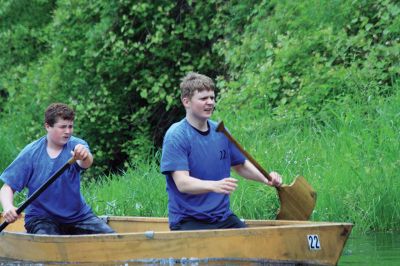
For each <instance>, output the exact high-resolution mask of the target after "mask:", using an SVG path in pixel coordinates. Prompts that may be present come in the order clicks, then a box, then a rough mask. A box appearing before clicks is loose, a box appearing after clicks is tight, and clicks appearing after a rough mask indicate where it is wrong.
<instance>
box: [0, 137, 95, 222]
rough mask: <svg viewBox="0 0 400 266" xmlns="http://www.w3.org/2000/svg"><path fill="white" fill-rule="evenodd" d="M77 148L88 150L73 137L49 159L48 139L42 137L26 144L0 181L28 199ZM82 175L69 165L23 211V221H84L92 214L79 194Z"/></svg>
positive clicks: (82, 141) (79, 169) (78, 169)
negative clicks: (56, 154)
mask: <svg viewBox="0 0 400 266" xmlns="http://www.w3.org/2000/svg"><path fill="white" fill-rule="evenodd" d="M77 144H83V145H85V146H86V147H87V148H89V147H88V144H87V143H86V142H85V141H84V140H82V139H79V138H76V137H73V136H72V137H71V138H70V139H69V141H68V142H67V143H66V144H65V145H64V148H63V150H62V151H61V153H60V154H59V155H58V156H57V157H56V158H54V159H52V158H50V156H49V155H48V153H47V137H46V136H44V137H42V138H40V139H38V140H36V141H34V142H32V143H30V144H28V145H27V146H26V147H25V148H24V149H23V150H22V151H21V152H20V153H19V155H18V156H17V158H16V159H15V160H14V161H13V162H12V163H11V164H10V166H8V167H7V168H6V169H5V170H4V172H3V173H2V175H1V176H0V179H1V180H2V181H3V182H4V183H6V184H8V185H9V186H10V187H11V188H12V189H13V190H14V191H18V192H20V191H21V190H23V189H24V188H28V196H30V195H32V194H33V193H34V192H35V191H36V190H37V189H38V188H39V187H40V186H41V185H42V184H44V183H45V182H46V181H47V180H48V179H49V178H50V177H51V176H52V175H53V174H54V173H55V172H56V171H57V170H58V169H60V168H61V167H62V166H63V165H64V164H65V163H66V162H67V161H68V160H69V159H70V158H71V151H72V150H73V148H74V147H75V146H76V145H77ZM81 171H82V168H81V167H80V166H79V165H78V164H77V163H74V164H73V165H71V166H70V167H69V168H68V169H67V170H66V171H65V172H64V173H63V174H62V175H61V176H59V177H58V178H57V179H56V180H55V181H54V183H53V184H51V185H50V186H49V187H48V188H47V189H46V190H45V191H43V193H42V194H40V196H39V197H38V198H37V199H35V200H34V201H33V202H32V203H31V204H30V205H29V206H28V207H27V208H26V209H25V221H26V222H28V221H29V220H30V218H31V217H52V218H54V219H56V220H57V221H59V222H60V223H73V222H77V221H80V220H82V219H85V218H87V217H88V216H89V215H90V214H91V213H92V211H91V209H90V207H89V206H88V205H87V204H86V203H85V200H84V199H83V196H82V194H81V191H80V172H81Z"/></svg>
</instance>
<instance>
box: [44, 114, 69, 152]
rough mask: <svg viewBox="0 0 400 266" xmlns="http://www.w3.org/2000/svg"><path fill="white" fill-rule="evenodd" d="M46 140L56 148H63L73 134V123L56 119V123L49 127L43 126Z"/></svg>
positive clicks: (47, 125)
mask: <svg viewBox="0 0 400 266" xmlns="http://www.w3.org/2000/svg"><path fill="white" fill-rule="evenodd" d="M45 127H46V130H47V136H48V140H49V141H50V142H52V144H55V145H57V146H64V144H66V143H67V142H68V140H69V138H70V137H71V135H72V133H73V132H74V121H71V120H64V119H61V118H58V119H57V122H56V123H54V125H53V126H52V127H51V126H50V125H49V124H47V123H46V124H45Z"/></svg>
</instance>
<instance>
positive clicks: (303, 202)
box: [276, 176, 317, 221]
mask: <svg viewBox="0 0 400 266" xmlns="http://www.w3.org/2000/svg"><path fill="white" fill-rule="evenodd" d="M277 190H278V196H279V200H280V203H281V207H280V209H279V212H278V215H277V217H276V219H278V220H300V221H305V220H308V219H309V218H310V216H311V214H312V212H313V210H314V207H315V202H316V200H317V193H316V192H315V190H314V189H313V188H312V187H311V186H310V184H308V182H307V180H306V179H305V178H304V177H302V176H299V177H296V178H295V180H294V181H293V183H292V184H290V185H282V186H281V187H279V188H277Z"/></svg>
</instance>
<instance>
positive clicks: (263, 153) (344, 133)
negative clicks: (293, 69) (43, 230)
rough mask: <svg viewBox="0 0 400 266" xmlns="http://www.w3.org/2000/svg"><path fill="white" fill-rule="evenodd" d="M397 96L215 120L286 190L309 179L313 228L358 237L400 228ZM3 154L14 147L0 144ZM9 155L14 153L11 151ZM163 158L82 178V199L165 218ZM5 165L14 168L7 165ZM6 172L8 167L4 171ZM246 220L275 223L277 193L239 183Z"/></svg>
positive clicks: (235, 205) (236, 201)
mask: <svg viewBox="0 0 400 266" xmlns="http://www.w3.org/2000/svg"><path fill="white" fill-rule="evenodd" d="M398 106H400V94H399V95H396V96H393V97H391V98H389V99H383V98H379V99H376V100H371V101H370V102H362V103H357V101H352V104H349V103H348V102H343V103H341V104H336V105H332V106H331V107H329V108H327V109H326V110H323V111H321V115H320V117H319V118H318V119H316V118H297V119H288V118H287V119H285V118H283V119H280V120H272V119H270V118H268V117H267V116H265V118H263V119H258V120H255V119H254V117H250V116H251V113H242V114H240V115H238V114H237V113H235V112H230V113H216V115H215V117H214V119H221V118H223V120H224V123H225V125H226V127H227V128H229V130H230V131H231V133H232V135H233V136H234V137H235V138H236V139H237V140H238V141H239V142H240V143H241V144H242V145H243V146H244V147H245V149H246V150H247V151H248V152H249V153H250V154H252V155H253V157H255V158H256V160H257V161H258V162H259V163H260V164H261V165H263V166H264V167H265V169H266V170H267V171H272V170H275V171H278V172H280V173H281V174H282V175H283V177H284V183H285V184H290V183H291V182H292V181H293V179H294V178H295V177H296V176H298V175H302V176H304V177H305V178H306V179H307V180H308V182H309V183H310V184H311V185H312V186H313V188H314V189H315V190H316V191H317V194H318V199H317V206H316V208H315V210H314V213H313V214H312V217H311V220H315V221H341V222H352V223H354V224H355V225H356V227H355V230H357V231H362V232H366V231H372V230H373V231H396V230H399V228H400V211H399V210H400V201H399V197H398V195H399V192H400V184H399V183H400V181H399V180H400V174H399V171H398V169H400V158H399V150H400V110H399V108H398ZM0 140H1V141H2V142H1V143H3V147H6V146H7V143H10V141H9V140H7V139H6V138H5V137H4V136H2V138H0ZM9 149H11V150H12V149H13V148H12V147H10V148H9ZM159 157H160V154H159V152H158V153H157V154H155V155H154V156H151V157H149V158H146V159H143V160H141V161H136V162H133V163H131V165H130V167H129V168H128V169H127V170H126V171H125V172H121V173H120V174H114V175H110V176H102V177H99V178H97V179H96V181H94V180H93V179H89V178H84V182H83V188H82V190H83V193H84V196H85V198H86V200H87V202H88V204H90V205H91V206H92V208H93V210H94V211H95V213H97V214H99V215H132V216H162V217H166V216H167V193H166V191H165V177H164V176H163V175H162V174H161V173H160V171H159ZM5 160H9V159H8V158H6V159H5ZM3 167H4V166H3ZM231 205H232V209H233V210H234V212H235V213H236V214H237V215H238V216H240V217H243V218H246V219H270V218H274V217H275V215H276V212H277V209H278V207H279V202H278V198H277V193H276V190H275V189H274V188H270V187H268V186H264V185H262V184H260V183H256V182H251V181H247V180H244V179H243V178H239V187H238V189H237V190H236V191H235V192H234V193H233V195H232V197H231Z"/></svg>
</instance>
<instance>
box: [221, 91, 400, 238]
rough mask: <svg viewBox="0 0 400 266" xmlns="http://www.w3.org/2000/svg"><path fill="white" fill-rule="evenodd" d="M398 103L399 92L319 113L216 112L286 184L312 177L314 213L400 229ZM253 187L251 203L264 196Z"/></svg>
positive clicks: (363, 225)
mask: <svg viewBox="0 0 400 266" xmlns="http://www.w3.org/2000/svg"><path fill="white" fill-rule="evenodd" d="M399 106H400V95H399V94H398V95H396V96H393V97H392V98H389V99H384V98H377V99H370V101H368V102H358V103H357V101H356V100H353V99H351V100H349V101H344V102H343V103H342V104H336V105H332V106H331V107H330V108H327V109H326V110H324V112H321V116H320V117H319V118H318V119H316V118H308V119H306V118H304V119H298V118H297V119H282V120H280V121H279V120H274V121H273V120H270V119H268V118H265V119H263V120H258V121H255V120H254V118H252V117H250V115H248V114H246V113H243V114H240V115H238V114H237V113H235V112H230V113H223V114H222V113H220V114H217V116H218V117H219V118H223V119H224V120H225V125H227V126H228V127H229V129H230V130H231V132H232V134H233V135H234V136H235V137H236V139H238V140H239V142H241V143H242V144H243V145H244V146H245V148H246V149H247V150H248V151H249V152H250V153H251V154H253V156H254V157H255V158H257V159H258V160H259V162H260V163H261V165H264V166H265V167H266V169H268V170H276V171H278V172H280V173H281V174H282V175H283V176H284V178H285V182H284V183H286V184H289V183H291V181H292V180H293V178H294V177H295V176H297V175H303V176H305V177H306V179H307V180H308V182H309V183H310V184H311V185H312V186H313V187H314V189H315V190H316V191H317V193H318V199H317V206H316V208H315V211H314V213H313V216H312V220H325V221H348V222H353V223H355V225H356V230H360V231H368V230H399V229H400V211H399V210H400V200H399V198H398V195H399V192H400V184H399V183H400V181H399V178H400V174H399V171H398V169H399V168H400V158H399V150H400V109H399ZM246 186H247V185H246ZM246 194H247V195H246V197H248V198H249V197H252V199H248V200H249V201H251V202H252V203H250V205H252V206H254V205H255V204H257V201H258V200H259V198H258V196H255V197H254V198H253V195H249V194H248V193H246ZM235 200H237V199H235ZM253 215H254V216H258V217H262V216H264V214H262V213H257V214H256V213H254V214H253Z"/></svg>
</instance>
